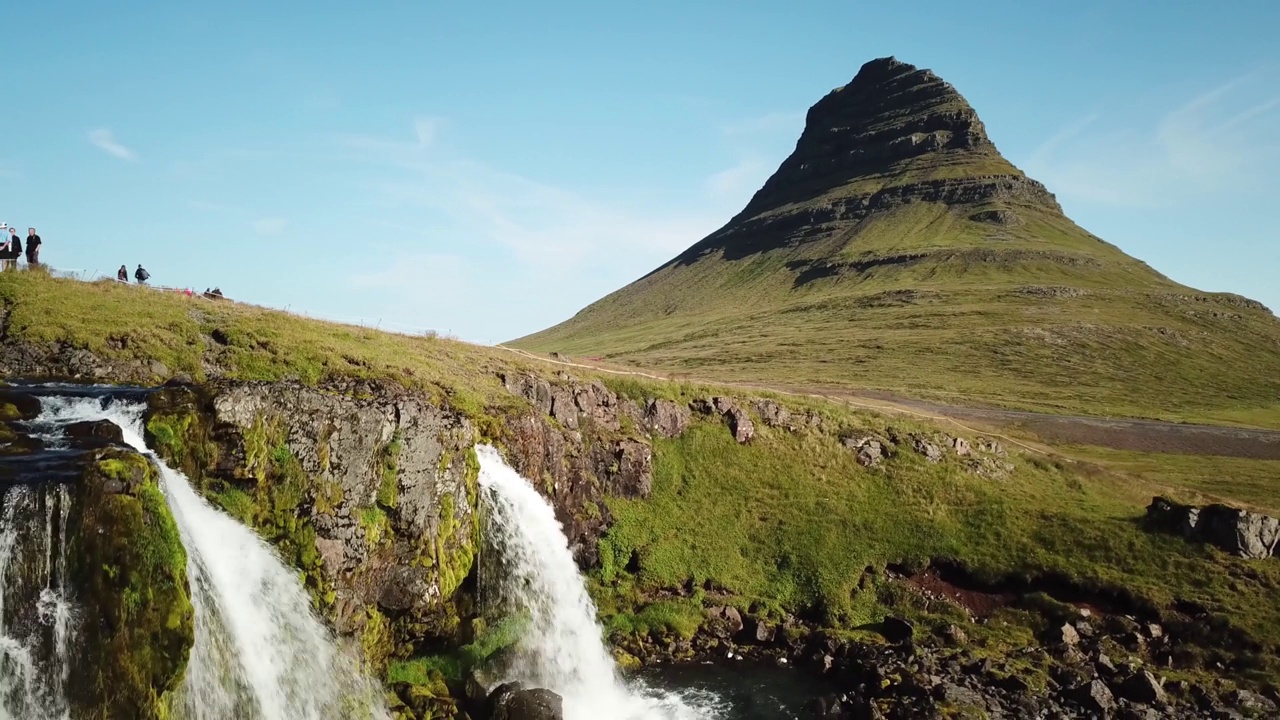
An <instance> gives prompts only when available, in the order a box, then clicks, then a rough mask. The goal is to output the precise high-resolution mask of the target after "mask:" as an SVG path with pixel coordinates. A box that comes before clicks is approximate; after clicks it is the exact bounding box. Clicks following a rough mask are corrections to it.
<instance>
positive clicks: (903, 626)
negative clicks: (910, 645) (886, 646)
mask: <svg viewBox="0 0 1280 720" xmlns="http://www.w3.org/2000/svg"><path fill="white" fill-rule="evenodd" d="M880 634H881V635H883V636H884V639H885V640H888V641H889V642H891V643H904V642H907V641H909V640H911V638H913V637H915V634H916V629H915V626H914V625H912V624H911V623H910V622H908V621H906V620H903V619H902V618H896V617H887V618H885V619H884V621H883V622H881V623H880Z"/></svg>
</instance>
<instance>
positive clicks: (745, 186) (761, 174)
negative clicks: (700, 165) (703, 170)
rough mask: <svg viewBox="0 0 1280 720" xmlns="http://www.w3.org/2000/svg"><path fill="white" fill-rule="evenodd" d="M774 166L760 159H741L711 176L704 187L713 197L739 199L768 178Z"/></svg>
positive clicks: (756, 157)
mask: <svg viewBox="0 0 1280 720" xmlns="http://www.w3.org/2000/svg"><path fill="white" fill-rule="evenodd" d="M774 165H776V162H775V163H773V164H770V163H769V162H768V161H767V160H765V159H764V158H762V157H758V156H752V157H747V158H743V159H742V160H740V161H739V162H738V163H737V164H736V165H733V166H731V167H728V168H725V169H724V170H721V171H720V172H718V173H714V174H712V175H711V176H710V177H708V178H707V179H706V182H705V183H704V185H705V186H706V189H707V192H709V193H710V194H711V195H712V196H713V197H717V198H723V197H740V196H741V195H742V194H743V193H750V192H754V191H755V190H756V189H758V188H759V187H760V185H761V184H763V182H764V180H766V179H767V178H768V177H769V174H770V172H772V170H773V167H774Z"/></svg>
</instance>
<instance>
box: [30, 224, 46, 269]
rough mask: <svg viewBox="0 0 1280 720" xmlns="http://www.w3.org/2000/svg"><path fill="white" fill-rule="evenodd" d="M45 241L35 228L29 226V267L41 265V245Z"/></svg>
mask: <svg viewBox="0 0 1280 720" xmlns="http://www.w3.org/2000/svg"><path fill="white" fill-rule="evenodd" d="M42 244H43V241H41V240H40V236H39V235H37V234H36V229H35V228H27V267H37V266H39V265H40V246H41V245H42Z"/></svg>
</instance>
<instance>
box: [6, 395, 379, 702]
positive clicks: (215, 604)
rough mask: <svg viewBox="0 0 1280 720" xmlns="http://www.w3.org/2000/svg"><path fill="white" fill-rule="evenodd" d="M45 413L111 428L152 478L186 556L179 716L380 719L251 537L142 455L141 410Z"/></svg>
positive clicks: (299, 592) (75, 403)
mask: <svg viewBox="0 0 1280 720" xmlns="http://www.w3.org/2000/svg"><path fill="white" fill-rule="evenodd" d="M44 404H45V408H46V412H47V413H50V414H51V415H52V416H54V417H56V418H57V420H58V421H60V422H62V423H68V422H75V421H79V420H109V421H111V422H113V423H115V424H116V425H118V426H119V427H120V429H121V431H122V432H123V436H124V440H125V442H126V443H128V444H129V445H130V446H132V447H133V448H134V449H135V450H137V451H138V452H140V453H142V454H144V455H146V456H148V457H149V458H151V460H152V462H154V463H155V465H156V467H157V468H158V470H159V474H160V487H161V490H162V491H163V493H164V496H165V499H166V501H167V503H168V505H169V509H170V511H171V512H172V513H173V516H174V519H175V521H176V522H177V525H178V529H179V532H180V534H181V537H182V542H183V545H184V546H185V547H186V551H187V574H188V582H189V584H190V587H191V602H192V605H193V606H194V608H195V635H196V637H195V645H194V647H193V648H192V651H191V657H190V661H189V663H188V667H187V673H186V681H185V683H184V687H183V691H182V698H181V706H182V707H180V708H179V709H178V713H176V714H177V715H178V716H179V717H181V718H186V720H222V719H224V718H232V717H234V718H238V719H243V720H348V719H351V720H366V719H367V720H386V719H387V718H388V713H387V710H386V706H385V702H384V700H383V695H382V689H381V687H380V686H379V685H378V684H377V683H376V682H375V681H373V680H372V679H371V678H369V677H368V676H367V675H366V674H364V673H363V672H362V671H361V669H360V668H359V666H358V665H357V663H356V661H355V660H354V659H353V658H352V656H351V655H350V654H349V653H345V652H342V651H340V650H339V649H338V648H337V646H336V645H335V640H334V638H333V636H332V634H331V633H330V632H329V631H328V630H327V629H326V628H325V627H324V626H323V625H322V624H321V622H320V621H319V619H317V617H316V616H315V614H314V613H313V611H312V609H311V603H310V599H309V598H308V596H307V593H306V591H305V589H304V588H303V586H302V583H301V581H300V580H299V579H298V576H297V574H296V572H295V571H294V570H292V569H290V568H289V567H287V566H286V565H285V564H284V563H283V562H282V561H281V560H280V558H279V556H278V555H277V554H276V553H275V551H274V550H273V549H272V548H271V547H270V546H269V545H268V544H267V543H266V542H265V541H263V540H262V539H261V538H260V537H258V535H257V534H256V533H254V532H253V531H252V530H250V529H249V528H246V527H244V526H243V525H241V524H240V523H239V522H237V521H236V520H235V519H233V518H232V517H230V516H229V515H227V514H225V513H223V512H221V511H220V510H218V509H216V508H215V507H213V506H212V505H210V504H209V503H208V501H206V500H205V499H204V498H202V497H200V496H199V495H198V494H197V493H196V492H195V490H193V489H192V487H191V484H190V483H189V482H188V480H187V478H186V476H184V475H183V474H182V473H180V472H178V471H176V470H174V469H172V468H170V467H168V466H167V465H165V464H164V462H163V461H161V460H160V459H159V458H158V457H156V456H155V455H154V454H153V453H151V452H150V450H148V449H147V447H146V443H145V441H144V440H143V430H142V419H141V417H142V406H141V405H140V404H137V403H128V402H123V401H119V400H117V401H111V400H106V399H102V400H100V399H95V398H74V399H73V398H46V399H44ZM5 527H6V528H7V527H9V523H7V522H6V524H5ZM0 720H3V716H0ZM23 720H25V718H24V719H23Z"/></svg>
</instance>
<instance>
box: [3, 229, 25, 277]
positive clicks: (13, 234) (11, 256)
mask: <svg viewBox="0 0 1280 720" xmlns="http://www.w3.org/2000/svg"><path fill="white" fill-rule="evenodd" d="M20 257H22V238H20V237H18V228H16V227H11V228H9V252H8V253H7V254H5V256H4V259H5V262H6V264H7V265H8V266H9V268H11V269H13V268H17V267H18V258H20Z"/></svg>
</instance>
